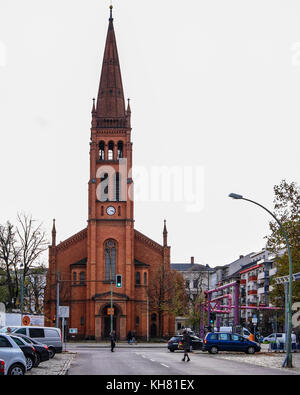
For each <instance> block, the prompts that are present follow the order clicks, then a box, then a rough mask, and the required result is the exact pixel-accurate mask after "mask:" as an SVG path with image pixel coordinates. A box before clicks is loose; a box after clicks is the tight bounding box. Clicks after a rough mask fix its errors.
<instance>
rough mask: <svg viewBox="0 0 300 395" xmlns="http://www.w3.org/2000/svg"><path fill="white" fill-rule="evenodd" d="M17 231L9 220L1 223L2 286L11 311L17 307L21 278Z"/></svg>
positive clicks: (2, 292) (2, 291) (0, 259)
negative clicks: (19, 274) (19, 278)
mask: <svg viewBox="0 0 300 395" xmlns="http://www.w3.org/2000/svg"><path fill="white" fill-rule="evenodd" d="M16 234H17V231H16V230H15V227H14V225H12V224H11V223H10V222H9V221H7V222H6V224H5V225H0V268H1V272H2V275H1V279H0V288H1V294H2V297H5V299H2V300H3V301H4V300H5V301H6V303H5V304H6V309H7V310H8V311H10V310H11V309H12V308H15V307H16V301H17V298H18V290H19V285H18V284H19V280H18V275H17V266H18V264H19V262H20V247H19V246H18V243H17V236H16Z"/></svg>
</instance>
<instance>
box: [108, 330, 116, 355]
mask: <svg viewBox="0 0 300 395" xmlns="http://www.w3.org/2000/svg"><path fill="white" fill-rule="evenodd" d="M109 336H110V345H111V352H113V351H114V348H115V347H116V341H117V336H116V331H112V332H111V333H110V335H109Z"/></svg>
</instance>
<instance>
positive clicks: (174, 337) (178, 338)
mask: <svg viewBox="0 0 300 395" xmlns="http://www.w3.org/2000/svg"><path fill="white" fill-rule="evenodd" d="M180 339H182V336H173V337H171V339H170V340H171V341H178V340H180Z"/></svg>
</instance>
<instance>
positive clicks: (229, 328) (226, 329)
mask: <svg viewBox="0 0 300 395" xmlns="http://www.w3.org/2000/svg"><path fill="white" fill-rule="evenodd" d="M217 330H218V329H217V328H215V332H217ZM219 332H227V333H232V326H220V330H219ZM241 335H242V336H243V337H245V338H246V339H249V337H250V335H251V332H249V330H248V329H247V328H244V327H243V328H242V333H241Z"/></svg>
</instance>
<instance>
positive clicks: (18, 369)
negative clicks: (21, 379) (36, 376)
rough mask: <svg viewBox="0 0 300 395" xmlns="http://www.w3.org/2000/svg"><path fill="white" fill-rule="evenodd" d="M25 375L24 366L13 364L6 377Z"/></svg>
mask: <svg viewBox="0 0 300 395" xmlns="http://www.w3.org/2000/svg"><path fill="white" fill-rule="evenodd" d="M24 374H25V368H24V366H22V365H20V364H18V363H15V364H14V365H12V366H11V367H10V368H9V369H8V372H7V375H8V376H24Z"/></svg>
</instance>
